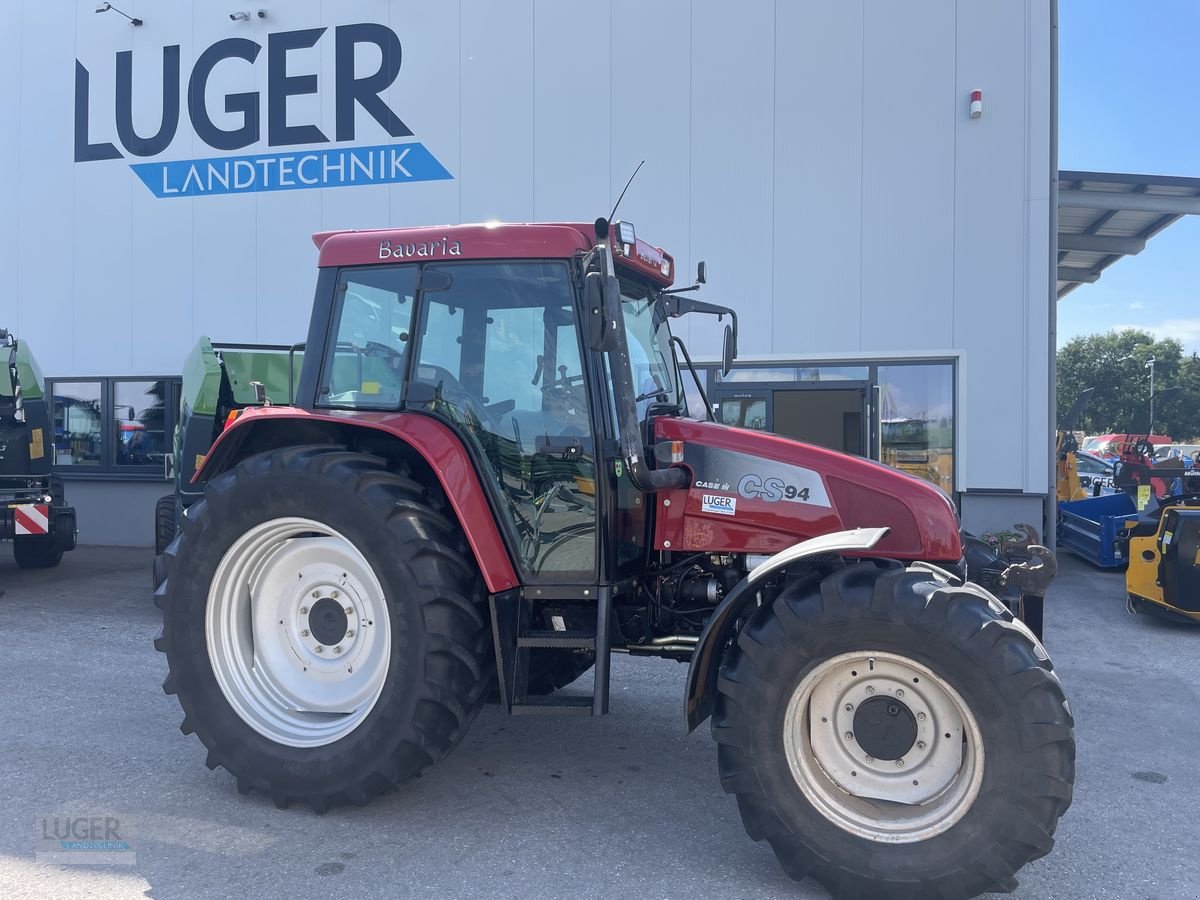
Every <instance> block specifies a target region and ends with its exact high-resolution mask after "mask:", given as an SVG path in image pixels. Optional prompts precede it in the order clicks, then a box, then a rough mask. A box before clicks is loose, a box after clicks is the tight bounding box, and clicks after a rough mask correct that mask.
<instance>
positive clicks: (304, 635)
mask: <svg viewBox="0 0 1200 900" xmlns="http://www.w3.org/2000/svg"><path fill="white" fill-rule="evenodd" d="M300 637H308V629H307V628H305V629H304V630H303V631H302V632H300Z"/></svg>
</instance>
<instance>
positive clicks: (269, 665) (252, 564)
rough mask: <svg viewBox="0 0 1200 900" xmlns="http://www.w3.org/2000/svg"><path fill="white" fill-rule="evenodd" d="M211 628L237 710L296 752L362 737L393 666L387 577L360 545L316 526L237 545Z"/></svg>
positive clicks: (224, 570) (262, 531)
mask: <svg viewBox="0 0 1200 900" xmlns="http://www.w3.org/2000/svg"><path fill="white" fill-rule="evenodd" d="M205 629H206V635H207V642H208V649H209V660H210V662H211V663H212V667H213V674H214V675H215V676H216V678H217V683H218V685H219V686H220V687H221V690H222V692H223V693H224V694H225V698H226V699H227V700H228V701H229V704H230V706H231V707H232V708H233V709H234V711H235V712H236V713H237V714H238V715H239V716H240V717H241V718H242V720H243V721H245V722H246V724H248V725H250V726H251V727H252V728H254V729H255V730H256V731H258V732H259V733H260V734H262V735H264V736H265V737H267V738H270V739H271V740H273V741H276V742H277V743H280V744H286V745H288V746H292V747H317V746H322V745H324V744H328V743H332V742H333V741H335V740H338V739H339V738H341V737H344V736H345V735H347V734H349V733H350V732H351V731H353V730H354V728H356V727H357V726H358V725H359V724H360V723H361V722H362V721H363V719H365V718H366V716H367V714H368V713H369V712H370V711H371V708H372V707H373V706H374V705H375V702H376V700H378V699H379V695H380V692H381V691H382V690H383V686H384V681H385V679H386V677H387V672H388V668H389V665H390V656H391V629H390V625H389V614H388V609H387V603H386V600H385V599H384V595H383V589H382V587H381V586H380V583H379V579H378V577H377V576H376V575H375V573H374V571H373V570H372V568H371V566H370V564H369V563H368V562H367V560H366V559H365V558H364V557H363V555H362V554H361V553H360V552H359V551H358V549H357V548H356V547H355V546H354V544H353V543H351V542H350V541H349V540H347V539H346V538H345V537H344V536H343V535H341V534H339V533H338V532H336V531H334V530H333V529H332V528H330V527H329V526H327V525H324V524H322V523H320V522H316V521H313V520H311V519H300V518H280V519H273V520H271V521H268V522H264V523H262V524H261V525H257V526H255V527H253V528H251V529H250V530H249V531H247V532H246V533H245V534H244V535H242V537H241V538H239V539H238V540H237V541H235V542H234V544H233V545H232V546H231V547H230V548H229V550H228V551H227V552H226V554H225V556H224V558H223V559H222V561H221V563H220V564H219V566H218V567H217V571H216V573H215V574H214V577H213V581H212V584H211V585H210V587H209V599H208V609H207V612H206V616H205Z"/></svg>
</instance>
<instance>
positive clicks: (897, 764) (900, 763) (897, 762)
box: [896, 759, 904, 769]
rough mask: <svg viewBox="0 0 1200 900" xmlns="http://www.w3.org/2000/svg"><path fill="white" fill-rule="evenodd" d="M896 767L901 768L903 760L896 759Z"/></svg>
mask: <svg viewBox="0 0 1200 900" xmlns="http://www.w3.org/2000/svg"><path fill="white" fill-rule="evenodd" d="M896 768H898V769H903V768H904V760H902V759H898V760H896Z"/></svg>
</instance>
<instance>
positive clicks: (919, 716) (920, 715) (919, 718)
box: [917, 713, 925, 722]
mask: <svg viewBox="0 0 1200 900" xmlns="http://www.w3.org/2000/svg"><path fill="white" fill-rule="evenodd" d="M917 721H918V722H924V721H925V713H917Z"/></svg>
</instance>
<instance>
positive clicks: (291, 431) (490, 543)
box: [192, 406, 520, 594]
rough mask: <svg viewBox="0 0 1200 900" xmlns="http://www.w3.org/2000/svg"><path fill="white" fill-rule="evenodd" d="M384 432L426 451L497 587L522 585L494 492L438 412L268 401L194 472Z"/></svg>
mask: <svg viewBox="0 0 1200 900" xmlns="http://www.w3.org/2000/svg"><path fill="white" fill-rule="evenodd" d="M380 432H382V433H384V434H385V435H387V436H388V437H390V438H392V439H394V440H396V441H399V442H401V443H403V444H406V445H407V446H408V447H409V448H410V449H411V450H412V451H413V452H414V453H415V454H417V455H419V456H420V457H421V458H422V459H423V460H424V461H425V463H426V465H428V466H429V468H430V470H431V471H432V472H433V474H434V475H435V476H436V478H437V479H438V482H439V483H440V484H441V486H442V491H443V493H445V495H446V497H447V499H448V500H449V501H450V505H451V507H452V508H453V509H454V513H455V515H456V516H457V517H458V523H459V526H460V527H461V528H462V531H463V535H464V536H465V537H466V539H467V543H468V544H469V545H470V547H471V551H472V553H473V554H474V556H475V562H476V563H477V564H478V566H479V572H480V574H481V575H482V576H483V580H484V584H485V585H486V586H487V589H488V591H489V593H493V594H494V593H499V592H500V591H507V590H510V589H511V588H514V587H517V585H518V584H520V580H519V579H518V578H517V573H516V570H515V569H514V568H513V563H512V560H511V559H510V558H509V554H508V549H507V547H506V546H505V543H504V538H503V537H502V536H501V534H500V529H499V528H498V527H497V525H496V516H495V514H494V513H493V512H492V508H491V505H490V504H489V502H488V497H487V493H486V492H485V491H484V488H483V485H482V483H481V482H480V480H479V474H478V473H477V472H476V470H475V466H474V464H473V463H472V461H471V456H470V454H469V453H468V451H467V448H466V447H465V446H463V442H462V440H461V439H460V438H459V437H458V435H457V434H455V433H454V431H453V430H451V428H450V427H449V426H448V425H446V424H444V423H443V422H441V421H440V420H439V419H436V418H434V417H433V416H429V415H425V414H423V413H417V412H395V413H392V412H387V413H383V412H381V413H355V414H353V416H350V415H347V414H345V413H341V414H339V413H337V412H335V411H330V412H324V411H316V410H307V409H301V408H298V407H292V406H268V407H262V408H256V409H254V410H250V411H247V412H245V413H243V414H242V415H241V416H239V417H238V418H237V419H236V420H235V421H234V422H233V423H232V424H231V425H230V426H229V427H228V428H226V429H225V431H223V432H222V433H221V435H220V436H219V437H218V438H217V440H216V442H215V443H214V444H213V446H212V449H210V450H209V452H208V454H207V455H206V456H205V459H204V462H203V464H202V465H201V466H200V467H199V468H198V469H197V470H196V474H195V475H194V476H193V477H192V485H193V489H197V488H199V487H200V486H201V485H202V483H203V482H206V481H208V480H210V479H212V478H214V477H216V476H217V475H219V474H220V473H221V472H224V471H226V470H227V469H230V468H232V467H233V466H234V465H236V464H237V463H238V462H239V461H240V460H241V459H243V458H245V457H246V456H248V455H251V454H253V453H257V452H261V451H264V450H271V449H275V448H279V447H286V446H293V445H295V444H300V443H344V444H346V445H348V446H353V445H354V444H355V440H354V438H355V436H356V434H357V435H360V436H361V435H362V434H363V433H372V435H373V436H374V437H375V439H376V441H378V434H379V433H380Z"/></svg>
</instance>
